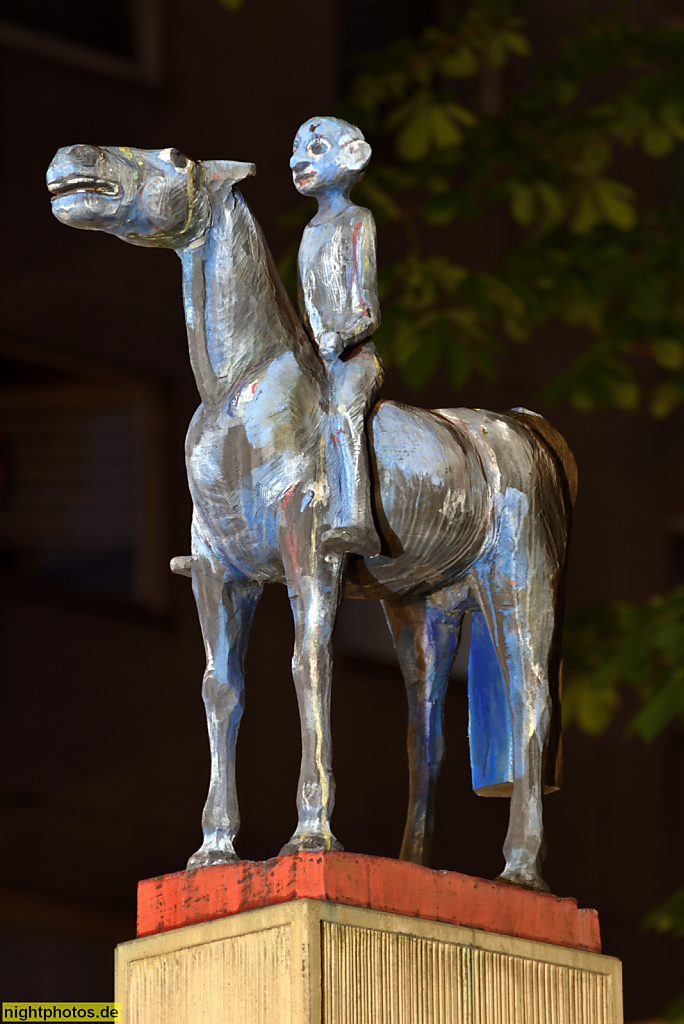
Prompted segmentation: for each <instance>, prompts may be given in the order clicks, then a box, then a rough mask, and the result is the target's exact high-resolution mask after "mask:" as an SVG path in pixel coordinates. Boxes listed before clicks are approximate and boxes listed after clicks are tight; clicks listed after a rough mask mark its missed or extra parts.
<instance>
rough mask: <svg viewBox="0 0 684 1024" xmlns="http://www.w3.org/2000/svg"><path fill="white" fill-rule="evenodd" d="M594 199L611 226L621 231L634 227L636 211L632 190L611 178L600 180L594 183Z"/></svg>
mask: <svg viewBox="0 0 684 1024" xmlns="http://www.w3.org/2000/svg"><path fill="white" fill-rule="evenodd" d="M594 197H595V200H596V203H597V205H598V206H599V207H600V209H601V211H602V212H603V214H604V216H605V219H606V220H607V221H608V223H609V224H612V225H613V226H614V227H616V228H620V230H621V231H629V230H630V229H631V228H633V227H634V225H635V224H636V210H635V209H634V192H633V191H632V189H631V188H628V187H627V186H626V185H622V184H621V183H620V182H618V181H612V180H611V179H610V178H598V179H597V180H596V182H595V183H594Z"/></svg>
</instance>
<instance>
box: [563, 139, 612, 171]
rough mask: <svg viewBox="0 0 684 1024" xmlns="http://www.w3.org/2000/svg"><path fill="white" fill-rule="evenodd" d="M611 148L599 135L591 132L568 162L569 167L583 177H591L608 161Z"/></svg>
mask: <svg viewBox="0 0 684 1024" xmlns="http://www.w3.org/2000/svg"><path fill="white" fill-rule="evenodd" d="M612 153H613V151H612V148H611V147H610V146H609V145H608V143H607V142H606V140H605V139H604V138H602V137H601V136H600V135H597V134H595V133H593V134H592V135H591V136H590V137H589V138H588V139H587V140H586V142H585V144H584V146H583V148H582V149H581V151H580V152H579V153H578V155H577V156H575V157H574V159H573V160H572V161H571V162H570V167H571V168H572V170H573V171H574V172H575V174H579V175H580V176H581V177H583V178H593V177H594V176H595V175H597V174H599V173H600V172H601V171H602V170H603V168H604V167H605V166H606V165H607V164H608V163H609V161H610V159H611V156H612Z"/></svg>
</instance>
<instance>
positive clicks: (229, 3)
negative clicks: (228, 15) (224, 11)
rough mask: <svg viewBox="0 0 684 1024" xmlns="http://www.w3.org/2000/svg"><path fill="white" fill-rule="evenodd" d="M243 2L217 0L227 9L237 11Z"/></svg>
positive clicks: (237, 0)
mask: <svg viewBox="0 0 684 1024" xmlns="http://www.w3.org/2000/svg"><path fill="white" fill-rule="evenodd" d="M244 2H245V0H219V3H220V4H221V5H222V6H223V7H227V8H228V10H229V11H239V9H240V8H241V7H242V5H243V4H244Z"/></svg>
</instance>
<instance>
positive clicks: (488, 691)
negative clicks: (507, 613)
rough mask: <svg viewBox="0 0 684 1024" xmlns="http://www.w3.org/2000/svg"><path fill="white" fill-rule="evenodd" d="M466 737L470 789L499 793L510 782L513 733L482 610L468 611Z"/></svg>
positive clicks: (485, 793) (506, 699) (501, 681)
mask: <svg viewBox="0 0 684 1024" xmlns="http://www.w3.org/2000/svg"><path fill="white" fill-rule="evenodd" d="M468 739H469V741H470V769H471V773H472V779H473V789H474V790H475V792H476V793H478V794H479V795H480V796H487V795H488V793H491V794H492V795H500V793H501V792H503V790H500V789H499V787H508V792H509V793H510V789H511V788H512V785H513V778H514V775H513V743H512V741H513V734H512V731H511V713H510V708H509V704H508V690H507V687H506V681H505V679H504V677H503V673H502V671H501V666H500V665H499V656H498V655H497V653H496V647H495V646H494V644H493V643H492V638H491V635H490V633H489V629H488V627H487V623H486V622H485V618H484V616H483V614H482V612H477V611H475V612H473V613H472V627H471V634H470V658H469V663H468Z"/></svg>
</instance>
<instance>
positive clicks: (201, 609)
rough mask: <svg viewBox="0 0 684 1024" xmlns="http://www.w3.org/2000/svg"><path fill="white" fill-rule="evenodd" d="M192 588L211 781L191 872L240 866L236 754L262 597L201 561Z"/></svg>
mask: <svg viewBox="0 0 684 1024" xmlns="http://www.w3.org/2000/svg"><path fill="white" fill-rule="evenodd" d="M192 586H193V591H194V594H195V601H196V603H197V611H198V615H199V619H200V625H201V627H202V637H203V639H204V648H205V652H206V656H207V666H206V670H205V672H204V680H203V684H202V696H203V698H204V705H205V710H206V715H207V729H208V732H209V748H210V754H211V775H210V783H209V793H208V795H207V799H206V803H205V805H204V811H203V813H202V832H203V835H204V840H203V843H202V846H201V847H200V849H199V850H198V851H197V852H196V853H195V854H193V856H192V857H191V858H190V860H189V861H188V870H192V869H194V868H198V867H207V866H208V865H210V864H226V863H228V862H230V861H235V860H239V857H238V856H237V854H236V853H235V848H234V845H233V844H234V841H235V837H236V835H237V833H238V829H239V827H240V815H239V811H238V800H237V789H236V785H235V748H236V744H237V735H238V729H239V726H240V720H241V718H242V712H243V710H244V693H245V683H244V659H245V651H246V649H247V641H248V639H249V633H250V629H251V626H252V621H253V619H254V612H255V610H256V606H257V603H258V601H259V598H260V597H261V592H262V586H261V584H260V583H254V582H253V581H251V580H242V581H239V582H236V581H226V580H225V578H224V573H223V571H222V570H221V568H220V567H215V566H214V565H213V564H212V563H210V562H209V561H208V560H207V559H203V558H200V557H194V558H193V560H192Z"/></svg>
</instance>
